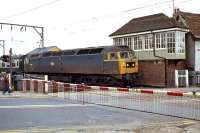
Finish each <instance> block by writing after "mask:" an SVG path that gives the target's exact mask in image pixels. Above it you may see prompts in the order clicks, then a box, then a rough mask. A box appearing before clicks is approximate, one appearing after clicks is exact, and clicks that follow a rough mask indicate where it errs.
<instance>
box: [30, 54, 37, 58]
mask: <svg viewBox="0 0 200 133" xmlns="http://www.w3.org/2000/svg"><path fill="white" fill-rule="evenodd" d="M37 57H39V54H34V55H31V58H37Z"/></svg>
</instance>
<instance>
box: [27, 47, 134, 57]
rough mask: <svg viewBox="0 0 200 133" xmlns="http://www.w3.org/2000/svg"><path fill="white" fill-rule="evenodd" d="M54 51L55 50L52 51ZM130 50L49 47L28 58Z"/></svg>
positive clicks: (35, 52)
mask: <svg viewBox="0 0 200 133" xmlns="http://www.w3.org/2000/svg"><path fill="white" fill-rule="evenodd" d="M52 49H53V50H52ZM54 49H56V50H54ZM129 50H130V49H129V48H128V47H127V46H98V47H87V48H77V49H68V50H60V49H57V47H55V46H52V47H47V48H46V49H43V50H42V51H41V49H35V50H33V51H31V52H29V53H28V54H27V56H31V57H38V56H39V55H41V54H42V55H43V56H50V55H51V54H54V55H61V54H63V55H81V54H100V53H107V52H117V51H129Z"/></svg>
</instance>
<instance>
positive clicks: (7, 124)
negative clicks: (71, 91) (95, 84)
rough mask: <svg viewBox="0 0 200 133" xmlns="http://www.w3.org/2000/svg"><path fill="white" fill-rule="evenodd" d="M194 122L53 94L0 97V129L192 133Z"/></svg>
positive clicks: (196, 122) (7, 130) (6, 130)
mask: <svg viewBox="0 0 200 133" xmlns="http://www.w3.org/2000/svg"><path fill="white" fill-rule="evenodd" d="M12 95H13V94H12ZM198 124H199V122H198V121H192V120H186V119H180V118H174V117H169V116H162V115H156V114H150V113H145V112H138V111H129V110H123V109H117V108H111V107H104V106H97V105H92V104H84V105H83V104H82V103H77V102H69V101H68V102H66V101H64V100H63V99H61V98H56V97H55V98H52V97H35V96H33V97H27V96H22V95H20V96H19V97H14V96H10V97H9V96H6V97H1V96H0V130H1V131H0V132H12V133H15V132H61V133H62V132H92V133H94V132H99V133H100V132H104V133H106V132H107V133H110V132H117V133H118V132H120V133H121V132H125V133H126V132H131V133H134V132H137V133H151V132H152V133H155V132H156V133H159V132H166V133H168V132H170V133H179V132H180V133H189V131H192V132H194V133H195V130H196V131H199V125H198ZM186 129H187V130H186ZM150 131H151V132H150ZM198 133H199V132H198Z"/></svg>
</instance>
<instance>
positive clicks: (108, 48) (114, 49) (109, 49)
mask: <svg viewBox="0 0 200 133" xmlns="http://www.w3.org/2000/svg"><path fill="white" fill-rule="evenodd" d="M91 49H102V51H105V52H106V51H119V50H126V51H127V50H130V49H129V48H128V47H127V46H98V47H87V48H77V49H66V50H63V51H80V50H91Z"/></svg>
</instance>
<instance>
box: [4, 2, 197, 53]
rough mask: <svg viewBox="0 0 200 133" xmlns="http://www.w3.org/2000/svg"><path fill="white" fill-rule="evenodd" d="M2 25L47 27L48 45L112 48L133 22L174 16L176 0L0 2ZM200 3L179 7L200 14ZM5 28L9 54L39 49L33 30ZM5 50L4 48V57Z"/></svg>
mask: <svg viewBox="0 0 200 133" xmlns="http://www.w3.org/2000/svg"><path fill="white" fill-rule="evenodd" d="M0 2H1V8H0V12H1V13H0V22H1V23H5V22H6V23H18V24H29V25H36V26H42V27H44V37H45V46H53V45H56V46H58V47H59V48H61V49H71V48H79V47H91V46H102V45H112V39H110V38H109V37H108V35H109V34H111V33H112V32H114V31H115V30H117V29H118V28H120V27H121V26H122V25H124V24H125V23H127V22H128V21H129V20H131V19H133V18H136V17H141V16H146V15H150V14H156V13H161V12H162V13H165V14H166V15H168V16H172V5H173V4H172V0H0ZM199 5H200V0H175V7H178V8H180V10H182V11H185V12H194V13H200V7H199ZM19 29H20V27H13V30H12V31H11V28H10V27H9V26H3V27H2V30H0V40H5V43H6V52H8V50H9V48H13V52H14V53H17V54H24V53H27V52H29V51H31V50H32V49H34V48H37V47H38V46H39V44H38V42H39V36H38V35H37V33H36V32H35V31H34V30H33V29H31V28H27V30H26V32H25V31H23V32H20V30H19ZM1 53H2V48H1V49H0V54H1Z"/></svg>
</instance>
